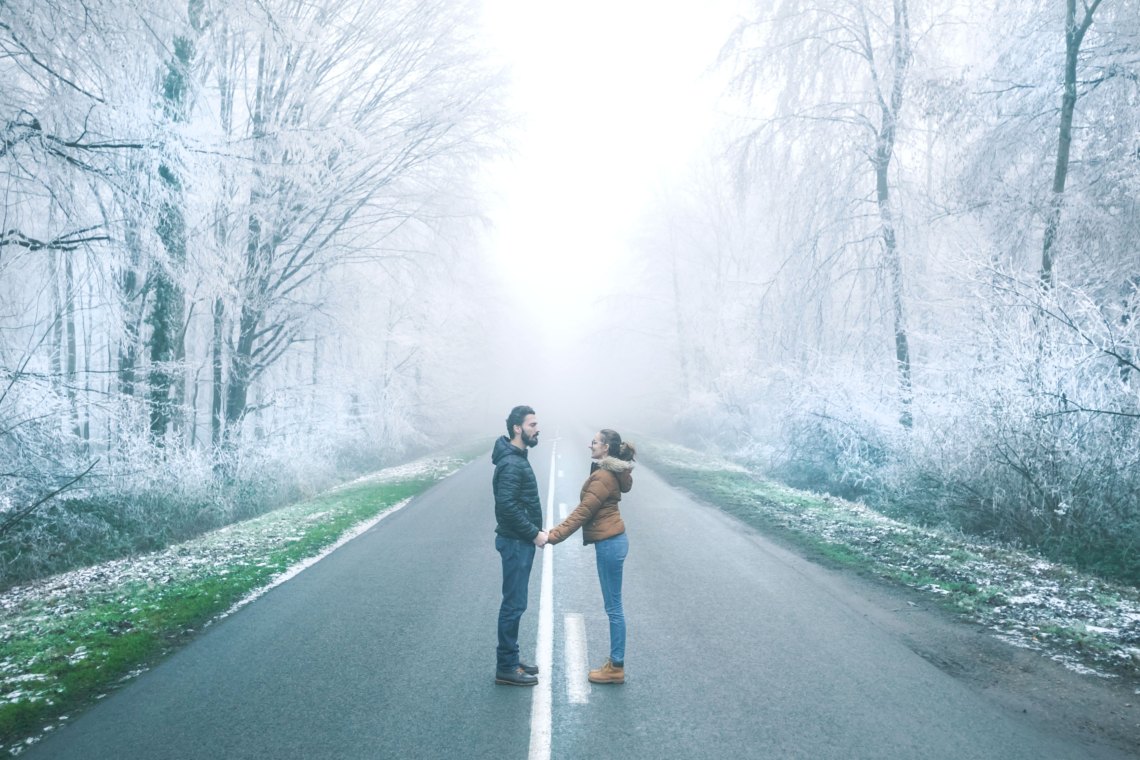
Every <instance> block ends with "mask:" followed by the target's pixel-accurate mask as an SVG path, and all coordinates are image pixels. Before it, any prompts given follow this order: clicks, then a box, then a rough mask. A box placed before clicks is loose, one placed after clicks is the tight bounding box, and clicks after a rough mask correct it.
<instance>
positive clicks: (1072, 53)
mask: <svg viewBox="0 0 1140 760" xmlns="http://www.w3.org/2000/svg"><path fill="white" fill-rule="evenodd" d="M1100 2H1101V0H1093V2H1092V3H1091V4H1090V5H1088V6H1086V7H1085V15H1084V17H1083V18H1082V19H1081V21H1080V23H1078V22H1077V18H1076V13H1077V8H1076V0H1066V2H1065V89H1064V93H1063V94H1062V96H1061V127H1060V131H1059V134H1058V136H1057V163H1056V165H1055V166H1054V167H1053V196H1052V198H1051V199H1050V202H1049V216H1048V218H1047V219H1046V220H1045V235H1044V240H1043V242H1042V245H1041V285H1042V287H1044V288H1045V289H1046V290H1048V289H1050V288H1052V286H1053V263H1054V258H1055V256H1056V245H1057V234H1058V232H1059V231H1060V227H1061V208H1062V206H1063V201H1064V198H1065V182H1066V180H1067V179H1068V175H1069V151H1070V148H1071V147H1072V143H1073V113H1074V112H1075V111H1076V108H1077V57H1078V56H1079V55H1080V52H1081V43H1082V42H1083V41H1084V38H1085V32H1087V31H1088V30H1089V27H1090V26H1092V22H1093V13H1095V12H1096V9H1097V6H1098V5H1100Z"/></svg>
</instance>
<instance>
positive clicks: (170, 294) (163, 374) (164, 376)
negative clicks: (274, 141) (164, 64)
mask: <svg viewBox="0 0 1140 760" xmlns="http://www.w3.org/2000/svg"><path fill="white" fill-rule="evenodd" d="M194 8H195V3H193V2H192V3H191V4H190V13H191V15H192V16H193V14H194ZM193 58H194V43H193V41H192V40H190V39H188V38H186V37H176V38H175V40H174V57H173V59H172V60H171V61H170V63H169V64H168V68H167V74H166V79H165V80H164V82H163V105H164V107H165V110H166V115H167V117H168V118H169V119H170V120H171V121H172V122H176V123H177V122H182V121H185V120H186V112H187V107H188V103H187V101H188V97H187V93H188V91H189V84H190V65H191V62H192V61H193ZM158 175H159V179H160V180H161V181H162V184H163V189H164V196H165V197H164V200H163V202H162V205H161V207H160V210H159V222H158V236H159V239H160V240H162V245H163V248H165V249H166V255H167V266H165V267H163V266H157V267H155V272H154V274H153V275H152V280H153V287H154V306H153V310H152V312H151V316H150V320H149V321H150V325H151V338H150V361H151V370H150V433H151V439H152V440H153V441H154V442H155V443H156V444H157V445H160V446H161V445H162V444H163V440H164V438H165V436H166V432H167V429H168V427H169V426H170V423H171V422H172V417H173V414H174V412H175V410H176V409H178V408H180V406H181V403H180V402H181V400H182V399H181V397H182V393H181V389H180V385H181V384H180V383H179V379H180V377H181V371H182V368H181V366H180V363H181V362H180V359H181V357H183V356H185V352H186V349H185V337H184V332H183V326H184V323H185V311H186V305H185V295H184V294H183V292H182V288H181V287H180V286H179V285H178V283H177V281H176V279H175V275H176V274H177V273H178V272H179V271H180V270H181V268H182V266H183V264H185V262H186V221H185V218H184V216H183V212H182V207H181V203H182V182H181V180H180V179H179V178H178V176H177V175H176V174H175V172H174V169H173V168H171V167H170V166H168V165H167V164H161V165H159V168H158Z"/></svg>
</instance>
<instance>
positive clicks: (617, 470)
mask: <svg viewBox="0 0 1140 760" xmlns="http://www.w3.org/2000/svg"><path fill="white" fill-rule="evenodd" d="M598 467H601V468H602V469H603V470H609V471H610V472H612V473H613V474H615V475H620V474H622V473H623V472H629V471H630V470H632V469H633V462H627V461H625V460H624V459H618V458H617V457H611V456H604V457H602V458H601V459H599V460H598Z"/></svg>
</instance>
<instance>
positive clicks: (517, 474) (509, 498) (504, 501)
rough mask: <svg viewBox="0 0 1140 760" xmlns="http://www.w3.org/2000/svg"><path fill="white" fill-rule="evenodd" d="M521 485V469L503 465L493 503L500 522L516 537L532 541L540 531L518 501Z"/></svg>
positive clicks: (522, 482)
mask: <svg viewBox="0 0 1140 760" xmlns="http://www.w3.org/2000/svg"><path fill="white" fill-rule="evenodd" d="M523 485H524V478H523V473H522V468H521V467H517V466H512V465H504V466H503V470H502V472H501V473H500V474H499V479H498V481H497V482H496V488H495V501H496V502H497V503H498V504H499V505H500V508H501V513H500V518H499V519H500V521H502V522H503V523H505V524H506V526H507V527H508V528H509V529H510V530H511V531H512V532H513V533H515V534H516V535H519V536H525V537H526V539H527V540H528V541H534V540H535V539H536V538H538V534H539V533H541V532H542V530H541V528H539V526H537V525H535V524H534V523H532V522H531V521H530V518H529V517H527V514H526V509H525V508H524V506H523V505H522V503H521V502H520V501H519V497H518V496H519V492H520V491H522V489H523ZM536 545H539V544H536Z"/></svg>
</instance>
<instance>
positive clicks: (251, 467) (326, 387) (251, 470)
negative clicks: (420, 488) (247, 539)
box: [0, 0, 502, 578]
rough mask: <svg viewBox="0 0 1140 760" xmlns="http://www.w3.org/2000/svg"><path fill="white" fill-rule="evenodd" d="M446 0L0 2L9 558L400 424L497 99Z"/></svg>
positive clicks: (440, 380)
mask: <svg viewBox="0 0 1140 760" xmlns="http://www.w3.org/2000/svg"><path fill="white" fill-rule="evenodd" d="M473 20H474V10H473V8H472V7H470V6H469V5H468V4H465V3H462V2H451V1H450V0H449V1H447V2H445V1H444V0H396V1H395V2H382V3H381V2H361V3H338V2H332V1H331V0H328V1H323V2H321V1H318V2H309V1H307V0H306V2H298V1H297V0H268V1H266V0H257V1H253V0H250V1H249V2H244V1H242V0H239V2H236V3H235V2H225V3H222V2H215V1H214V0H182V1H181V2H174V3H153V2H150V1H149V0H127V1H126V2H119V1H118V0H116V1H115V2H109V1H101V0H95V1H94V2H83V3H78V2H72V1H71V0H34V1H33V0H27V1H24V2H21V1H20V0H15V1H14V2H5V3H4V4H3V5H2V6H0V50H2V51H3V55H2V56H0V70H2V72H3V73H2V76H0V172H2V177H3V198H4V212H3V219H2V220H0V294H2V296H0V303H2V304H3V307H2V310H0V452H2V453H0V456H2V458H3V459H4V461H5V465H4V466H3V468H2V469H3V470H4V472H3V473H0V542H3V544H4V548H3V550H2V551H0V565H2V566H4V567H5V569H6V571H7V572H9V573H10V575H11V577H12V578H15V577H23V576H26V575H31V574H35V572H37V570H36V567H39V568H40V569H41V570H42V569H45V568H48V567H49V566H51V565H52V560H49V559H48V558H47V555H48V554H50V553H51V552H52V551H59V550H60V547H61V546H63V545H65V544H66V545H69V546H70V545H74V544H76V543H79V544H82V543H84V541H83V540H76V536H74V535H72V536H70V537H67V536H64V535H63V534H64V533H67V532H68V531H71V532H73V533H74V532H76V531H78V532H79V533H80V534H82V535H84V536H88V537H89V538H90V542H91V543H100V542H106V540H108V537H109V536H111V535H115V534H117V528H116V527H115V526H116V525H118V524H120V523H122V522H124V521H126V522H132V521H134V522H138V523H139V525H141V524H142V521H143V517H142V516H141V514H139V513H147V512H149V513H152V516H153V513H156V512H158V511H160V510H165V511H167V512H170V513H172V514H175V513H179V510H181V512H182V514H181V516H179V517H177V518H171V520H172V521H171V522H169V523H166V522H164V521H158V522H159V523H162V524H161V525H159V526H156V527H153V528H147V529H146V530H145V531H143V532H145V533H147V534H148V537H147V538H145V539H143V540H142V543H143V544H144V545H145V544H147V543H148V542H149V543H160V542H161V541H163V540H166V539H167V538H169V536H168V535H166V534H168V533H173V534H179V533H182V532H192V531H194V530H197V529H199V528H200V527H203V526H208V525H213V524H216V523H218V522H223V521H225V520H226V519H230V518H232V517H234V516H238V515H240V514H244V513H248V512H250V511H256V509H258V508H261V507H262V506H264V504H266V503H269V502H270V501H272V499H273V498H274V493H275V491H279V490H281V489H284V490H286V491H288V492H289V493H294V492H296V491H297V490H298V489H304V488H306V487H312V485H313V484H314V483H318V482H324V480H322V479H325V480H327V478H328V477H329V476H330V473H331V472H333V471H344V470H345V469H348V470H352V469H353V468H354V467H357V468H359V467H364V466H366V465H365V464H364V462H365V461H370V462H373V463H374V462H375V460H376V458H377V457H381V456H384V455H386V453H387V454H390V453H391V452H394V451H399V450H402V449H406V448H407V447H409V446H414V445H417V444H422V443H423V442H424V441H423V434H422V433H421V432H420V429H421V428H422V427H423V426H424V422H425V420H428V419H430V418H431V416H432V413H433V412H432V411H431V410H432V409H433V408H434V407H436V406H438V405H440V404H441V403H446V402H447V399H449V398H450V397H452V396H454V395H455V387H456V383H457V379H456V377H455V376H454V370H452V369H451V365H452V362H450V361H444V360H443V354H445V353H447V351H448V349H449V348H451V347H456V346H458V347H459V348H457V350H459V351H461V350H462V346H463V345H464V344H465V338H467V337H469V335H470V332H471V331H472V330H473V329H474V328H473V327H472V326H471V324H470V323H469V321H468V320H467V319H466V318H465V315H463V314H461V313H459V312H460V310H462V308H464V307H463V304H462V303H458V304H457V303H456V299H455V298H454V292H455V291H456V288H459V287H461V286H462V282H464V281H466V282H467V286H470V287H478V283H477V277H475V274H477V273H475V274H473V272H475V267H474V265H473V264H472V262H471V254H472V246H471V244H470V243H469V242H468V241H469V239H470V235H469V234H468V233H469V229H470V225H471V219H472V218H473V217H474V215H475V214H476V212H477V209H476V208H475V206H474V203H473V201H472V200H471V196H472V192H471V189H472V186H473V182H474V179H473V177H474V171H475V169H476V167H477V166H478V163H479V161H480V160H482V159H483V158H484V157H485V156H486V155H488V154H489V152H490V151H492V150H494V149H496V147H497V145H498V138H497V134H498V130H499V128H500V125H501V123H502V115H501V113H500V109H499V106H498V100H499V90H500V82H499V77H498V75H497V74H496V73H495V72H494V71H493V70H492V69H491V67H490V66H489V65H488V63H487V61H486V56H485V55H484V53H483V52H482V51H481V50H480V49H479V46H478V45H477V44H476V42H477V40H476V38H475V31H474V26H473ZM473 277H475V279H474V280H473V279H472V278H473ZM472 283H474V284H472ZM427 336H432V338H431V340H426V339H425V338H426V337H427ZM271 472H275V474H277V475H282V474H283V473H288V474H289V476H288V477H283V478H278V479H277V480H274V478H272V477H270V473H271ZM278 481H283V482H284V485H282V483H281V482H278ZM226 484H229V490H226V488H227V486H226ZM239 486H240V487H239ZM164 489H165V491H166V494H165V496H164V495H163V493H162V492H163V490H164ZM179 494H181V497H184V498H183V501H184V504H183V505H182V507H180V508H171V507H170V504H169V503H168V502H169V501H171V500H173V501H176V502H177V501H178V499H179V498H180V495H179ZM61 495H70V496H71V498H70V499H69V500H66V503H65V500H64V499H61V498H60V496H61ZM112 502H114V504H112ZM68 504H70V506H68ZM219 504H221V505H222V506H219ZM227 505H228V506H227ZM259 505H260V506H259ZM68 510H70V513H69V514H68V515H67V517H66V519H63V518H59V519H52V517H51V513H52V512H53V511H54V512H60V511H68ZM218 511H221V512H226V513H227V514H224V515H220V514H213V513H214V512H218ZM64 525H70V526H71V527H61V526H64ZM151 533H154V535H150V534H151ZM160 534H161V535H160ZM124 540H126V539H124ZM131 540H134V539H131Z"/></svg>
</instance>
